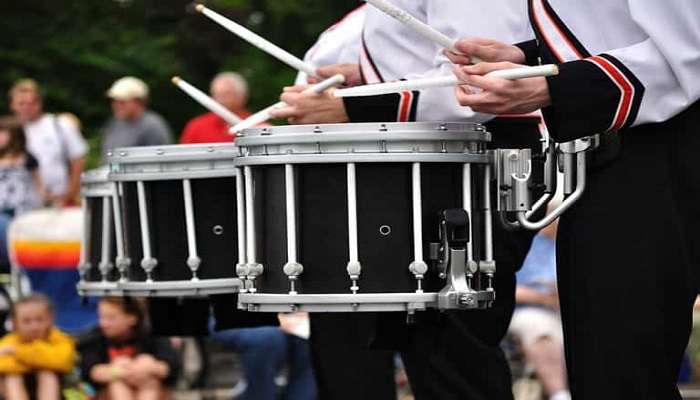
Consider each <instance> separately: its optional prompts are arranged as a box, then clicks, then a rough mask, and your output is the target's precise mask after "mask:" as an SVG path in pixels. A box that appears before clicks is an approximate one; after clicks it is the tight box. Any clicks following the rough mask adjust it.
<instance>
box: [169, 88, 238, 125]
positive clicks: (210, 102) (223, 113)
mask: <svg viewBox="0 0 700 400" xmlns="http://www.w3.org/2000/svg"><path fill="white" fill-rule="evenodd" d="M171 80H172V82H173V84H174V85H175V86H177V87H179V88H180V89H182V91H183V92H185V93H187V94H188V95H189V96H190V97H192V98H193V99H194V100H196V101H197V102H198V103H199V104H201V105H202V106H204V108H206V109H207V110H209V111H211V112H213V113H214V114H216V115H218V116H219V117H221V119H223V120H224V121H226V123H228V124H229V125H231V126H233V125H236V124H238V123H240V122H241V121H243V119H242V118H241V117H239V116H238V115H236V114H234V113H232V112H231V111H229V110H228V109H227V108H226V107H224V106H222V105H221V104H219V103H217V102H216V100H214V99H212V98H211V97H209V96H207V95H206V94H205V93H204V92H202V91H201V90H199V89H197V88H196V87H194V86H192V85H190V84H189V83H187V82H186V81H185V80H184V79H182V78H180V77H179V76H174V77H173V78H172V79H171Z"/></svg>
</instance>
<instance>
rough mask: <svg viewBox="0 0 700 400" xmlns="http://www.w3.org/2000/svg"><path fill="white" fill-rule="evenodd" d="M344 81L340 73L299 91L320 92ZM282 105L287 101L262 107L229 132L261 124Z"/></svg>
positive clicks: (236, 131) (285, 104) (284, 105)
mask: <svg viewBox="0 0 700 400" xmlns="http://www.w3.org/2000/svg"><path fill="white" fill-rule="evenodd" d="M344 82H345V77H344V76H343V75H341V74H337V75H333V76H332V77H330V78H328V79H326V80H324V81H321V82H319V83H317V84H315V85H313V86H309V87H308V88H307V89H306V90H304V91H303V92H301V93H304V94H310V93H321V92H323V91H325V90H326V89H330V88H331V87H333V86H338V85H342V84H343V83H344ZM282 107H287V103H285V102H283V101H280V102H279V103H275V104H273V105H271V106H270V107H267V108H264V109H262V110H260V111H258V112H256V113H255V114H253V115H251V116H250V117H248V118H246V119H245V120H243V121H242V122H241V123H239V124H237V125H235V126H234V127H233V128H231V130H230V132H231V133H233V134H236V133H238V132H240V131H242V130H244V129H248V128H252V127H254V126H255V125H258V124H262V123H263V122H266V121H268V120H269V119H271V118H272V116H271V115H270V111H272V110H274V109H276V108H282Z"/></svg>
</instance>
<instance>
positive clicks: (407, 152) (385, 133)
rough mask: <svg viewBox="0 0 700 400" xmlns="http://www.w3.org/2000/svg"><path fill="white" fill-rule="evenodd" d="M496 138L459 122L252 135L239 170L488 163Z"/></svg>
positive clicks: (242, 140) (242, 142)
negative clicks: (307, 165)
mask: <svg viewBox="0 0 700 400" xmlns="http://www.w3.org/2000/svg"><path fill="white" fill-rule="evenodd" d="M490 140H491V135H490V133H488V132H487V131H486V129H485V128H484V127H483V126H482V125H478V124H473V123H458V122H411V123H359V124H358V123H355V124H327V125H295V126H282V127H267V128H255V129H247V130H244V131H243V132H242V134H241V135H239V138H238V139H237V141H236V143H237V145H238V146H239V147H240V148H241V157H239V158H237V159H236V161H235V162H236V164H237V165H269V164H304V163H344V162H360V163H361V162H455V163H487V162H489V157H488V155H487V154H486V152H485V148H486V144H487V143H488V142H490Z"/></svg>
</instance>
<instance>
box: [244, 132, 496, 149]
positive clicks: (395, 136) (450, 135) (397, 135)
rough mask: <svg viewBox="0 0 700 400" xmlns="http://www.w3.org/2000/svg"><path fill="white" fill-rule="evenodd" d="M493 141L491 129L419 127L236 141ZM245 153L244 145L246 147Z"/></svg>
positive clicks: (258, 143) (254, 143) (257, 143)
mask: <svg viewBox="0 0 700 400" xmlns="http://www.w3.org/2000/svg"><path fill="white" fill-rule="evenodd" d="M490 141H491V134H490V133H488V132H479V131H468V132H451V131H428V132H426V131H420V132H404V131H386V132H356V133H348V132H328V133H318V132H307V133H296V132H295V133H293V134H279V135H258V136H241V137H239V138H238V139H237V141H236V143H237V144H238V146H240V147H241V148H246V147H253V146H264V145H285V144H286V145H295V144H308V143H318V144H326V143H348V144H349V145H352V144H355V145H357V144H360V143H371V144H375V143H381V142H385V143H395V142H430V143H440V142H466V143H471V142H477V143H482V142H483V143H486V142H490ZM243 152H244V153H245V149H243Z"/></svg>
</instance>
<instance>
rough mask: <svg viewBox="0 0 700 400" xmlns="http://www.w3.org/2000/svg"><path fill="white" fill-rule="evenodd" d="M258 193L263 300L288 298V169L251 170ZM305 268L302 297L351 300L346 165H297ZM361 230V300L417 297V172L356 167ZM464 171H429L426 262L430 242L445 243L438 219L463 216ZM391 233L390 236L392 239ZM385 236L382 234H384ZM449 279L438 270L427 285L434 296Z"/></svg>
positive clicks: (424, 171)
mask: <svg viewBox="0 0 700 400" xmlns="http://www.w3.org/2000/svg"><path fill="white" fill-rule="evenodd" d="M251 168H252V172H253V173H252V176H253V179H254V187H255V214H256V243H257V249H258V250H257V253H258V260H257V261H258V262H260V263H262V264H263V265H264V267H265V271H264V273H263V275H262V276H260V277H258V279H256V287H257V290H258V292H259V293H269V294H287V293H289V291H290V283H289V279H288V277H287V276H286V275H285V274H284V272H283V266H284V264H285V263H286V262H287V234H286V208H285V201H286V197H285V166H284V165H268V166H260V167H257V166H255V167H251ZM294 168H295V181H296V185H295V192H296V222H297V242H298V243H297V247H298V250H297V251H298V262H299V263H301V264H302V265H303V267H304V271H303V273H302V274H301V276H300V277H299V278H298V280H297V282H296V284H295V285H296V290H297V292H298V293H299V294H323V293H338V294H341V293H350V286H351V281H350V278H349V276H348V273H347V271H346V266H347V263H348V223H347V221H348V200H347V172H346V171H347V165H346V164H299V165H295V167H294ZM355 168H356V191H357V224H358V227H357V230H358V252H359V261H360V263H361V264H362V272H361V275H360V279H359V281H358V286H359V288H360V290H359V292H358V293H410V292H415V291H416V289H417V283H416V279H415V277H414V275H413V274H412V273H411V272H410V271H409V265H410V263H411V262H413V261H414V254H413V220H412V218H413V217H412V215H413V214H412V181H411V177H412V164H410V163H364V164H356V167H355ZM462 169H463V165H462V164H457V163H423V164H421V175H422V176H421V196H422V223H423V243H424V248H423V253H424V260H425V262H426V263H429V260H428V259H427V257H428V254H429V252H428V250H429V243H430V242H438V240H439V230H438V223H439V221H438V213H439V211H440V210H443V209H448V208H462V207H463V204H462V182H463V174H462ZM386 227H388V228H389V229H390V232H389V233H388V234H387V229H386ZM380 229H381V230H382V232H380ZM444 285H445V281H444V279H441V278H440V277H439V276H438V271H436V269H435V268H433V267H432V266H431V267H430V269H429V271H428V273H427V274H426V276H425V279H424V281H423V289H424V290H425V291H427V292H436V291H439V290H440V289H441V288H442V287H443V286H444Z"/></svg>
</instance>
